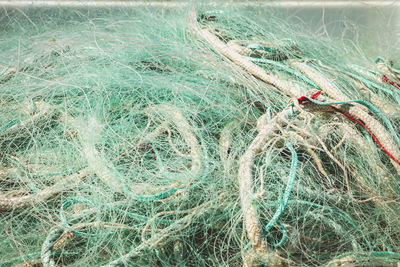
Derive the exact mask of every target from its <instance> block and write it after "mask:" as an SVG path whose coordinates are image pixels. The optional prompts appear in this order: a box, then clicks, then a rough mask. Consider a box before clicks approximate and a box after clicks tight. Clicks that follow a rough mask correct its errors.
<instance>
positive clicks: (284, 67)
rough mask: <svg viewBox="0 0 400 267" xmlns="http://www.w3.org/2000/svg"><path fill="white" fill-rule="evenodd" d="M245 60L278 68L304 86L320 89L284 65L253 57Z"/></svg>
mask: <svg viewBox="0 0 400 267" xmlns="http://www.w3.org/2000/svg"><path fill="white" fill-rule="evenodd" d="M246 58H247V59H248V60H250V61H252V62H256V63H262V64H268V65H272V66H274V67H276V68H278V69H279V70H282V71H285V72H287V73H289V74H291V75H293V76H295V77H297V78H299V79H301V80H303V81H304V82H305V83H306V84H308V85H311V86H312V87H314V88H316V89H320V88H319V86H318V85H317V84H316V83H315V82H313V81H312V80H310V79H309V78H307V77H306V76H304V75H303V74H301V73H300V72H298V71H296V70H294V69H292V68H289V67H288V66H286V65H285V64H282V63H280V62H277V61H274V60H269V59H265V58H253V57H246Z"/></svg>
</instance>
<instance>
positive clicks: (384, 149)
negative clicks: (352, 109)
mask: <svg viewBox="0 0 400 267" xmlns="http://www.w3.org/2000/svg"><path fill="white" fill-rule="evenodd" d="M317 94H318V95H319V94H320V92H317V93H316V94H314V95H313V96H315V95H317ZM318 95H317V96H318ZM315 98H316V97H314V98H312V97H308V96H302V97H300V98H299V99H298V100H299V102H300V101H301V102H303V101H304V100H305V99H307V100H309V101H311V102H313V103H314V104H317V105H322V106H329V107H331V108H333V109H334V110H335V111H337V112H340V113H342V114H343V115H344V116H346V117H347V118H349V119H351V120H353V121H355V122H357V123H358V124H360V125H361V126H362V127H363V128H364V129H365V130H367V132H368V133H369V135H370V136H371V137H372V139H373V140H374V141H375V143H377V144H378V146H379V147H380V148H381V149H382V150H383V151H384V152H385V153H386V154H387V155H388V156H389V157H390V158H391V159H393V160H394V161H395V162H396V163H398V164H399V165H400V160H399V159H396V158H395V157H394V156H393V155H392V154H391V153H390V152H389V151H388V150H387V149H386V148H385V147H384V146H383V145H382V144H381V142H379V140H378V139H377V138H376V137H375V135H374V134H373V133H372V132H371V130H370V129H369V128H368V127H367V126H366V125H365V124H364V123H363V122H362V121H360V120H359V119H357V118H354V117H353V116H351V115H350V114H348V113H346V112H344V111H342V110H340V109H338V108H336V107H334V106H333V105H338V104H351V103H359V104H362V105H364V106H366V107H368V108H369V109H370V110H371V111H372V112H374V113H375V114H376V115H378V117H379V118H381V119H382V120H383V122H384V123H385V124H386V126H387V127H388V128H389V130H390V132H391V133H392V134H393V136H394V138H395V140H396V142H397V144H400V141H399V138H398V137H397V134H396V132H395V131H394V128H393V126H392V124H391V123H390V122H389V120H388V119H387V118H386V117H384V116H383V115H382V114H381V113H380V111H379V110H377V109H376V108H375V107H374V106H373V105H371V104H369V103H367V102H365V101H363V100H348V101H338V102H321V101H318V100H316V99H315Z"/></svg>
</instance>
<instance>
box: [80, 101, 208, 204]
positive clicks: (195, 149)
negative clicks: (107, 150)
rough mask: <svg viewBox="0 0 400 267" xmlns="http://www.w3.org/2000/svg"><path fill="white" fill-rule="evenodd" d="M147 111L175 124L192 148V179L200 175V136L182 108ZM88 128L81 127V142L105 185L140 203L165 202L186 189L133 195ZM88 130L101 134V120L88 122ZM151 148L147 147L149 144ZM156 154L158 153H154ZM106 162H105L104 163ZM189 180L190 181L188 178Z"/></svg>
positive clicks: (91, 166) (158, 131) (90, 164)
mask: <svg viewBox="0 0 400 267" xmlns="http://www.w3.org/2000/svg"><path fill="white" fill-rule="evenodd" d="M145 112H146V113H147V112H148V113H152V114H158V115H159V116H162V117H165V119H166V120H167V122H168V123H171V124H174V125H175V126H176V128H177V130H178V132H179V133H180V135H181V136H182V138H183V139H184V141H185V143H186V144H187V145H188V146H189V147H190V158H191V159H192V163H191V164H190V173H191V176H192V177H193V178H195V177H197V176H199V174H200V171H201V169H202V163H201V161H202V157H203V156H202V154H203V151H202V149H201V145H200V144H199V142H198V140H197V137H196V136H195V134H194V133H193V132H192V130H191V129H192V128H193V127H192V126H191V125H190V124H189V123H188V121H187V120H186V119H185V117H184V116H183V114H182V113H181V112H180V111H179V109H177V108H175V107H173V106H168V105H159V106H155V107H150V108H146V109H145ZM164 128H166V126H165V127H162V128H160V129H157V130H156V131H155V132H153V134H150V136H149V137H150V138H151V139H155V138H156V137H157V135H159V134H161V133H162V132H163V131H166V129H164ZM85 129H86V127H84V126H79V130H78V131H79V132H80V140H81V143H82V146H83V151H82V153H83V155H84V156H85V157H86V158H87V161H88V165H89V168H90V169H91V170H92V171H94V172H95V173H96V174H97V175H98V176H99V177H100V179H102V180H103V182H104V183H105V184H107V185H108V186H109V187H110V188H111V189H112V190H114V191H116V192H120V193H124V194H127V196H129V197H132V198H133V199H136V200H141V201H152V200H158V199H163V198H166V197H169V196H171V195H173V194H174V193H176V192H177V191H178V190H181V189H183V188H184V187H175V188H171V189H169V190H167V191H164V192H161V193H158V194H154V195H135V194H133V193H132V192H131V191H130V190H129V188H128V187H127V185H126V182H125V181H124V178H123V176H122V175H121V174H120V173H118V171H117V170H116V169H115V167H114V166H112V165H111V163H106V162H104V160H103V159H102V157H101V156H100V154H99V152H98V151H97V150H96V148H95V144H96V139H95V138H93V135H92V134H91V132H88V131H86V130H85ZM88 129H91V131H92V130H93V129H94V131H96V132H100V131H101V125H100V123H99V122H98V121H96V119H95V118H90V119H89V121H88ZM150 138H149V139H150ZM146 139H148V138H146V137H144V139H142V140H141V141H142V143H141V144H142V146H143V144H146V143H147V142H145V141H146ZM146 146H148V145H146ZM151 151H153V152H154V150H153V148H151ZM154 153H155V152H154ZM153 158H154V159H155V160H156V161H158V160H159V157H157V156H154V157H153ZM101 162H103V163H101ZM158 165H159V166H160V165H161V164H160V163H159V164H158ZM189 180H190V179H189Z"/></svg>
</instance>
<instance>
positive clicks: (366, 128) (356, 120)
mask: <svg viewBox="0 0 400 267" xmlns="http://www.w3.org/2000/svg"><path fill="white" fill-rule="evenodd" d="M383 76H384V77H385V78H386V79H387V77H386V76H385V75H383ZM382 79H383V78H382ZM395 86H396V85H395ZM398 86H399V87H398V88H399V90H400V84H398ZM396 87H397V86H396ZM320 94H321V91H318V92H316V93H315V94H313V95H311V96H310V98H312V99H316V98H317V97H318V96H319V95H320ZM308 99H309V98H308V97H307V96H302V97H299V98H298V101H299V102H303V101H305V100H308ZM328 106H329V107H331V108H333V109H334V110H335V111H337V112H340V113H342V114H343V115H344V116H346V117H347V118H349V119H351V120H353V121H355V122H357V123H358V124H360V125H361V126H362V127H363V128H364V129H365V130H367V132H368V133H369V134H370V135H371V137H372V139H373V140H374V141H375V143H377V144H378V146H379V147H380V148H381V149H382V150H383V151H384V152H385V153H386V154H387V155H388V156H389V157H390V158H391V159H393V160H394V161H396V162H397V163H398V164H399V165H400V160H398V159H396V158H395V157H394V156H393V155H392V154H391V153H390V152H389V151H387V149H386V148H385V147H384V146H383V145H382V144H381V142H379V140H378V139H377V138H376V137H375V135H374V134H373V133H372V132H371V130H370V129H368V127H367V126H366V125H365V124H364V123H363V122H362V121H360V120H358V119H356V118H354V117H353V116H351V115H350V114H348V113H346V112H344V111H341V110H340V109H338V108H336V107H334V106H333V105H328Z"/></svg>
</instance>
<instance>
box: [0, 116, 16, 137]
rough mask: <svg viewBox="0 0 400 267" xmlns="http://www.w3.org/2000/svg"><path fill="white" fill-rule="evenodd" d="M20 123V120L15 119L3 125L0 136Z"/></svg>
mask: <svg viewBox="0 0 400 267" xmlns="http://www.w3.org/2000/svg"><path fill="white" fill-rule="evenodd" d="M19 122H20V120H19V119H13V120H11V121H9V122H7V123H6V124H5V125H3V126H2V127H1V128H0V134H2V133H4V132H5V131H7V130H8V128H10V127H12V126H14V125H16V124H18V123H19Z"/></svg>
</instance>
